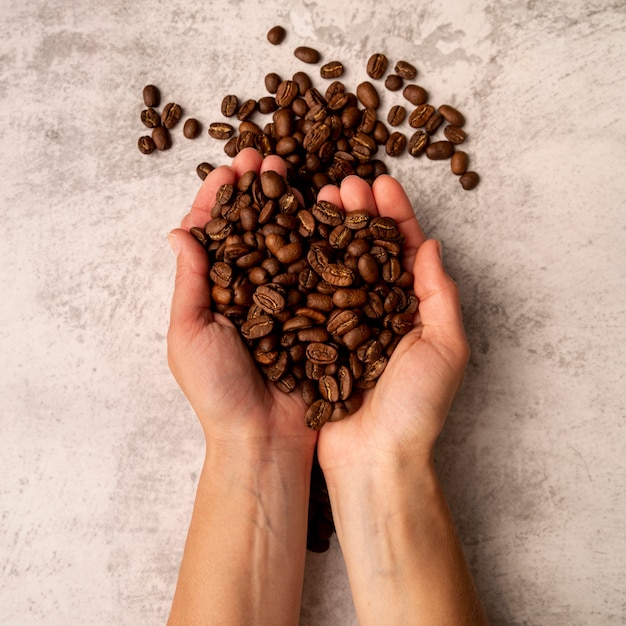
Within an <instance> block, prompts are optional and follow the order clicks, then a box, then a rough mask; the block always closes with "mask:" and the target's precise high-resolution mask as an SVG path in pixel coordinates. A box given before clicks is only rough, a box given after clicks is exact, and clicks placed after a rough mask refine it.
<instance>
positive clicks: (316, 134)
mask: <svg viewBox="0 0 626 626" xmlns="http://www.w3.org/2000/svg"><path fill="white" fill-rule="evenodd" d="M329 137H330V126H328V125H327V124H325V123H324V122H317V123H315V124H313V126H311V128H310V130H309V131H308V132H307V134H306V135H305V137H304V141H303V143H302V145H303V147H304V149H305V150H306V151H307V152H317V151H318V150H319V149H320V148H321V147H322V145H323V144H324V143H325V142H326V140H327V139H328V138H329Z"/></svg>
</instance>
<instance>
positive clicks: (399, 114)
mask: <svg viewBox="0 0 626 626" xmlns="http://www.w3.org/2000/svg"><path fill="white" fill-rule="evenodd" d="M405 117H406V109H405V108H404V107H403V106H402V105H400V104H396V105H395V106H392V107H391V109H389V113H388V114H387V122H389V124H391V126H400V124H402V122H404V118H405Z"/></svg>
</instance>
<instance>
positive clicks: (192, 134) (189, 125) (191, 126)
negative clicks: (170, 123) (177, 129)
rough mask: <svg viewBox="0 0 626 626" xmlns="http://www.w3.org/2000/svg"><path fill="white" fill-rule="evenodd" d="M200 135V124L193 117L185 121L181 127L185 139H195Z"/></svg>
mask: <svg viewBox="0 0 626 626" xmlns="http://www.w3.org/2000/svg"><path fill="white" fill-rule="evenodd" d="M199 134H200V122H198V120H197V119H195V118H194V117H190V118H189V119H188V120H186V121H185V124H184V126H183V135H185V137H187V139H195V138H196V137H197V136H198V135H199Z"/></svg>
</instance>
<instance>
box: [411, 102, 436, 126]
mask: <svg viewBox="0 0 626 626" xmlns="http://www.w3.org/2000/svg"><path fill="white" fill-rule="evenodd" d="M434 112H435V107H434V106H432V105H431V104H420V105H419V106H418V107H417V108H416V109H415V110H414V111H413V112H412V113H411V115H409V126H411V127H412V128H421V127H422V126H425V125H426V122H428V120H429V119H430V116H431V115H432V114H433V113H434Z"/></svg>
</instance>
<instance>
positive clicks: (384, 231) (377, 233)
mask: <svg viewBox="0 0 626 626" xmlns="http://www.w3.org/2000/svg"><path fill="white" fill-rule="evenodd" d="M370 232H371V234H372V236H373V237H374V238H375V239H388V240H389V241H394V240H396V239H399V238H400V237H401V235H400V231H399V230H398V224H397V223H396V221H395V220H394V219H393V218H391V217H380V216H379V217H375V218H374V219H373V220H372V221H371V222H370Z"/></svg>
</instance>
